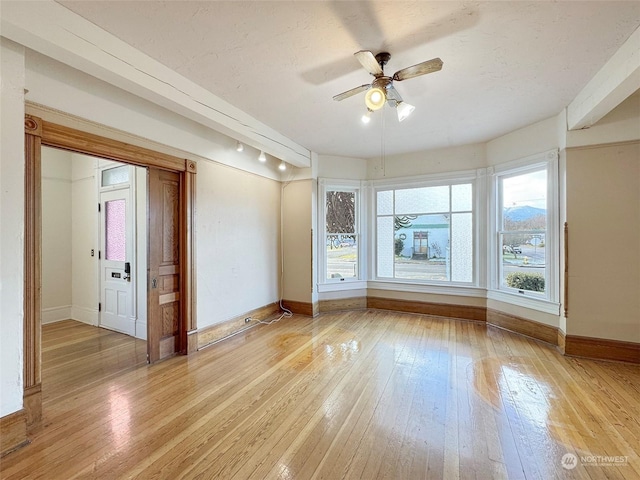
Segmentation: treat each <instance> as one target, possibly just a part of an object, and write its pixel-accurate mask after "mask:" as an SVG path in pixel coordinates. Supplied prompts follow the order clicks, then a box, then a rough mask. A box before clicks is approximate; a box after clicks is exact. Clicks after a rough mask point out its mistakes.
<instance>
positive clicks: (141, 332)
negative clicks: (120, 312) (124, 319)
mask: <svg viewBox="0 0 640 480" xmlns="http://www.w3.org/2000/svg"><path fill="white" fill-rule="evenodd" d="M134 337H136V338H139V339H140V340H146V339H147V322H146V321H144V320H135V334H134Z"/></svg>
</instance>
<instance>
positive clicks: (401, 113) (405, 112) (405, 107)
mask: <svg viewBox="0 0 640 480" xmlns="http://www.w3.org/2000/svg"><path fill="white" fill-rule="evenodd" d="M415 109H416V107H414V106H413V105H409V104H408V103H405V102H398V105H397V106H396V110H397V112H398V121H399V122H401V121H403V120H404V119H406V118H407V117H408V116H409V115H411V113H412V112H413V111H414V110H415Z"/></svg>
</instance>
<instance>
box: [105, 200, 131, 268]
mask: <svg viewBox="0 0 640 480" xmlns="http://www.w3.org/2000/svg"><path fill="white" fill-rule="evenodd" d="M104 210H105V243H106V248H105V250H106V251H105V255H104V258H105V259H106V260H115V261H117V262H124V261H125V254H126V252H125V244H126V228H125V225H126V203H125V201H124V200H111V201H108V202H105V205H104Z"/></svg>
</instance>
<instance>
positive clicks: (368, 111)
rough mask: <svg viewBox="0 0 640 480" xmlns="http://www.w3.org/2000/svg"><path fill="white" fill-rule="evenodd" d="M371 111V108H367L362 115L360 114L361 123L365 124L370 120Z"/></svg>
mask: <svg viewBox="0 0 640 480" xmlns="http://www.w3.org/2000/svg"><path fill="white" fill-rule="evenodd" d="M372 113H373V111H371V110H367V113H365V114H364V115H362V117H361V118H360V120H362V123H364V124H365V125H366V124H367V123H369V122H370V121H371V114H372Z"/></svg>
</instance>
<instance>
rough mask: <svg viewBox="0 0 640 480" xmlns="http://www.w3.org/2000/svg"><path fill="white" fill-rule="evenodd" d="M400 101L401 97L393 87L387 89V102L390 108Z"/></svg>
mask: <svg viewBox="0 0 640 480" xmlns="http://www.w3.org/2000/svg"><path fill="white" fill-rule="evenodd" d="M401 101H402V97H401V96H400V94H399V93H398V91H397V90H396V88H395V87H394V86H393V85H389V86H388V87H387V102H388V103H389V105H390V106H392V107H395V106H397V105H398V104H399V103H400V102H401Z"/></svg>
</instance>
